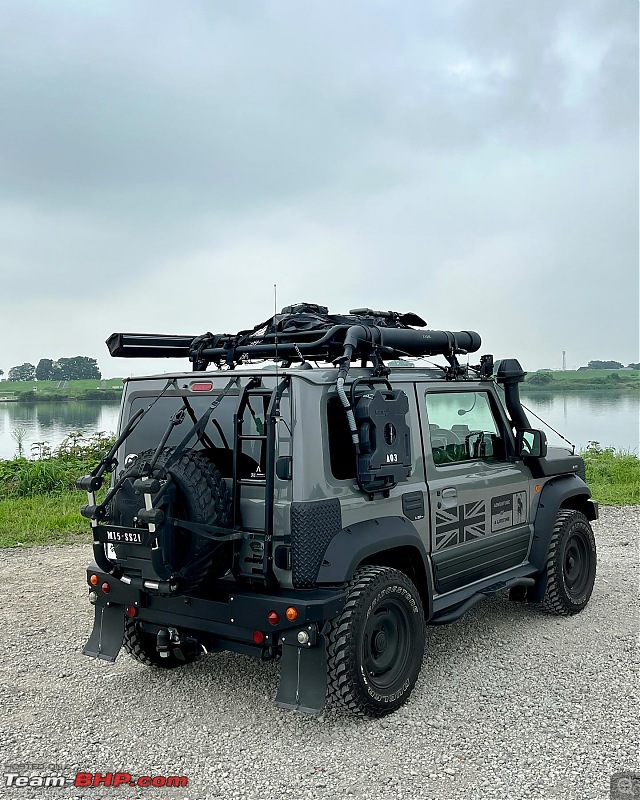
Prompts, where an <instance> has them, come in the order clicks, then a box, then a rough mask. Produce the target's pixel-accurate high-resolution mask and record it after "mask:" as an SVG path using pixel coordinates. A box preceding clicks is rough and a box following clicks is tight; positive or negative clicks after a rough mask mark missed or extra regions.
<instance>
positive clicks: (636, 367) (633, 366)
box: [0, 364, 640, 375]
mask: <svg viewBox="0 0 640 800" xmlns="http://www.w3.org/2000/svg"><path fill="white" fill-rule="evenodd" d="M627 367H628V368H629V369H640V364H627ZM0 375H2V370H0Z"/></svg>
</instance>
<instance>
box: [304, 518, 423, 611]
mask: <svg viewBox="0 0 640 800" xmlns="http://www.w3.org/2000/svg"><path fill="white" fill-rule="evenodd" d="M398 547H412V548H414V549H415V550H417V551H418V553H419V556H420V560H421V563H420V566H421V567H422V569H423V570H424V574H425V576H426V600H427V601H428V606H427V604H425V617H426V618H427V619H428V618H429V617H430V616H431V613H432V605H433V576H432V570H431V559H430V557H429V554H428V553H427V550H426V548H425V544H424V542H423V540H422V538H421V537H420V534H419V533H418V531H417V530H416V528H415V527H414V526H413V525H412V524H411V522H410V521H409V520H407V519H406V518H405V517H379V518H378V519H371V520H366V521H364V522H356V523H355V524H353V525H349V526H348V527H346V528H343V529H342V530H341V531H339V532H338V533H337V534H336V535H335V536H334V537H333V538H332V539H331V541H330V542H329V545H328V546H327V549H326V551H325V554H324V559H323V562H322V564H321V566H320V569H319V571H318V577H317V583H318V585H321V584H343V583H346V582H347V581H349V580H351V578H352V577H353V574H354V572H355V571H356V569H357V567H358V564H360V563H362V561H364V560H365V559H366V558H368V557H369V556H372V555H376V554H377V553H383V552H384V551H387V550H394V549H396V548H398ZM418 588H419V587H418ZM423 599H424V598H423Z"/></svg>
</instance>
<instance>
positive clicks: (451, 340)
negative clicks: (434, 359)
mask: <svg viewBox="0 0 640 800" xmlns="http://www.w3.org/2000/svg"><path fill="white" fill-rule="evenodd" d="M377 330H378V332H379V334H380V344H381V345H382V346H383V347H391V348H393V349H394V350H399V351H402V352H404V353H407V355H411V356H435V355H438V354H441V353H449V352H451V350H452V348H453V350H454V352H455V351H458V350H464V351H465V352H467V353H475V352H476V351H477V350H479V349H480V346H481V344H482V340H481V338H480V335H479V334H477V333H476V332H475V331H416V330H410V329H408V328H378V329H377Z"/></svg>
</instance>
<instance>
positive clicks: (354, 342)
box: [107, 303, 481, 371]
mask: <svg viewBox="0 0 640 800" xmlns="http://www.w3.org/2000/svg"><path fill="white" fill-rule="evenodd" d="M426 324H427V323H426V322H425V321H424V320H423V319H422V318H421V317H419V316H418V315H417V314H414V313H413V312H410V313H406V314H402V313H400V312H396V311H374V310H373V309H370V308H356V309H352V310H351V311H349V313H348V314H346V315H339V314H329V311H328V309H327V308H326V307H325V306H318V305H315V304H312V303H299V304H297V305H294V306H286V307H285V308H283V309H282V311H281V312H280V314H276V315H274V316H273V317H270V318H269V319H267V320H265V321H264V322H261V323H259V324H258V325H256V326H255V327H254V328H252V329H250V330H244V331H239V332H238V333H236V334H226V333H221V334H214V333H205V334H203V335H201V336H176V335H168V334H149V333H113V334H111V336H110V337H109V338H108V339H107V346H108V348H109V352H110V353H111V355H112V356H116V357H120V358H188V359H189V360H190V361H191V362H192V364H193V369H194V370H198V371H200V370H205V369H207V367H208V366H209V365H210V364H215V366H216V367H218V368H221V367H223V366H226V367H227V368H231V369H233V368H234V367H235V366H237V365H238V364H240V363H242V362H246V361H253V360H264V359H276V360H279V361H284V362H286V363H287V364H291V363H294V362H302V363H304V362H306V361H308V360H311V361H330V362H333V363H339V364H344V363H346V362H345V360H348V362H349V363H350V362H351V360H352V359H354V358H356V359H360V360H361V362H362V363H363V365H364V364H366V363H367V362H368V361H371V362H372V364H373V365H374V367H376V368H377V370H378V371H383V370H384V361H385V360H387V359H392V358H400V357H402V356H411V357H420V356H435V355H444V356H445V357H446V358H447V360H448V361H449V364H450V367H451V369H452V370H455V369H456V368H457V367H458V362H457V358H456V356H457V355H461V354H463V355H466V354H467V353H474V352H476V351H477V350H479V348H480V345H481V339H480V336H479V335H478V334H477V333H475V332H474V331H457V332H452V331H434V330H428V329H426ZM347 369H348V367H347Z"/></svg>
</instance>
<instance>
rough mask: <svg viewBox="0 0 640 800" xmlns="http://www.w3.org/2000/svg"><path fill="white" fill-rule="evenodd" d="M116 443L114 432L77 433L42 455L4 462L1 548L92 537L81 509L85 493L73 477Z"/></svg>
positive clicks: (0, 480)
mask: <svg viewBox="0 0 640 800" xmlns="http://www.w3.org/2000/svg"><path fill="white" fill-rule="evenodd" d="M112 443H113V437H112V436H110V435H107V434H104V433H98V434H96V435H94V436H90V437H83V436H82V435H81V434H78V433H75V434H71V435H70V436H68V437H67V438H66V439H65V440H64V441H63V442H62V444H61V445H60V447H58V448H57V449H56V450H55V451H54V452H47V451H45V452H44V453H43V456H44V457H43V458H39V459H26V458H15V459H12V460H9V461H0V547H10V546H13V545H17V544H48V543H52V542H62V541H68V540H69V539H70V538H73V537H74V536H75V538H79V540H82V541H89V538H90V537H89V530H88V523H87V520H85V519H84V518H82V517H81V516H80V513H79V511H80V506H81V505H82V504H83V503H84V502H86V499H85V498H86V495H84V494H83V493H82V492H80V491H78V490H77V489H76V488H75V481H76V478H78V477H79V476H80V475H85V474H87V473H88V472H90V471H91V470H92V469H93V468H94V467H95V466H96V464H97V463H98V462H99V460H100V458H101V457H102V455H103V454H104V453H105V452H106V451H107V450H108V449H109V447H110V446H111V444H112ZM103 491H104V490H103Z"/></svg>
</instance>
